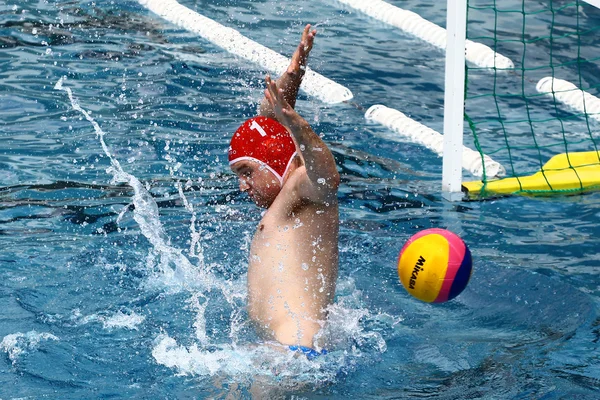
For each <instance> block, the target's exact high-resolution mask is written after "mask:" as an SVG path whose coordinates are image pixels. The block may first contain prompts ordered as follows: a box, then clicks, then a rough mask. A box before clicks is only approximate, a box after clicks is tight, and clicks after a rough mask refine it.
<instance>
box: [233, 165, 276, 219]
mask: <svg viewBox="0 0 600 400" xmlns="http://www.w3.org/2000/svg"><path fill="white" fill-rule="evenodd" d="M231 170H232V171H233V172H234V173H235V174H236V175H237V176H238V178H239V180H240V190H241V191H242V192H247V193H248V196H249V197H250V198H251V199H252V201H254V203H255V204H256V205H257V206H259V207H262V208H269V207H270V206H271V204H273V201H275V198H276V197H277V195H278V194H279V192H280V191H281V188H280V186H279V181H278V180H277V178H276V177H275V175H274V174H273V173H272V172H271V171H269V169H268V168H265V166H264V165H263V164H261V163H258V162H256V161H251V160H242V161H238V162H236V163H235V164H233V165H232V166H231Z"/></svg>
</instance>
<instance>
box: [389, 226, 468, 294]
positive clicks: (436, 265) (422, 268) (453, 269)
mask: <svg viewBox="0 0 600 400" xmlns="http://www.w3.org/2000/svg"><path fill="white" fill-rule="evenodd" d="M471 271H472V261H471V252H470V251H469V248H468V247H467V245H466V244H465V242H463V240H462V239H461V238H460V237H459V236H458V235H456V234H455V233H453V232H450V231H448V230H446V229H438V228H432V229H425V230H423V231H421V232H419V233H417V234H415V235H414V236H412V237H411V238H410V239H409V240H408V241H407V242H406V244H405V245H404V247H403V248H402V250H400V255H399V257H398V275H399V277H400V281H401V282H402V285H404V287H405V288H406V290H407V291H408V293H410V294H411V295H413V296H414V297H416V298H417V299H419V300H422V301H425V302H428V303H443V302H445V301H448V300H452V299H453V298H455V297H456V296H458V295H459V294H460V293H461V292H462V291H463V290H464V289H465V287H466V286H467V283H469V279H470V278H471Z"/></svg>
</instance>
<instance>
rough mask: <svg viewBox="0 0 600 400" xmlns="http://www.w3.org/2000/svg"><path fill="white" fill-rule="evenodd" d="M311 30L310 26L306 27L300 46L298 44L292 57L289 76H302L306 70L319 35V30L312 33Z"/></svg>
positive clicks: (288, 70)
mask: <svg viewBox="0 0 600 400" xmlns="http://www.w3.org/2000/svg"><path fill="white" fill-rule="evenodd" d="M310 28H311V26H310V24H308V25H306V26H305V27H304V31H303V32H302V38H301V39H300V44H298V47H297V48H296V51H295V52H294V55H293V56H292V61H291V62H290V65H289V67H288V69H287V73H288V74H291V75H300V76H302V75H303V74H304V71H305V70H306V61H307V59H308V55H309V54H310V51H311V50H312V47H313V42H314V40H315V36H316V35H317V30H316V29H313V30H312V31H311V30H310Z"/></svg>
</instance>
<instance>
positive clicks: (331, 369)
mask: <svg viewBox="0 0 600 400" xmlns="http://www.w3.org/2000/svg"><path fill="white" fill-rule="evenodd" d="M65 79H66V78H61V79H60V80H59V81H58V82H57V84H56V85H55V89H57V90H61V91H64V92H66V93H67V95H68V96H69V100H70V102H71V105H72V108H73V109H74V110H75V111H78V112H79V113H81V114H82V115H83V116H84V117H85V119H86V120H87V121H89V122H90V123H91V124H92V126H93V127H94V131H95V132H96V135H97V137H98V139H99V142H100V144H101V146H102V150H103V151H104V154H105V155H106V156H107V157H108V158H109V160H110V167H109V168H108V169H107V172H108V173H110V174H112V176H113V178H112V183H113V184H117V183H125V184H127V185H129V186H130V187H131V188H132V189H133V191H134V195H133V198H132V203H133V205H134V211H133V216H134V220H135V221H136V222H137V224H138V225H139V227H140V231H141V233H142V234H143V235H144V236H145V237H146V238H147V239H148V241H149V242H150V244H151V245H152V249H151V251H150V252H149V254H148V255H147V257H146V266H147V268H148V269H149V270H153V269H155V267H157V269H158V271H159V275H158V277H157V278H158V279H151V280H150V286H152V283H153V282H154V284H156V285H159V286H160V287H162V288H164V287H167V288H169V289H171V290H172V291H173V292H177V291H185V292H188V293H190V294H191V297H190V298H189V300H188V307H189V309H190V310H191V311H192V312H193V313H194V314H195V317H194V321H193V324H192V325H193V328H194V336H195V337H194V339H193V344H191V345H189V346H183V345H180V344H178V343H177V341H176V339H174V338H172V337H171V336H169V335H168V334H167V333H164V332H162V333H160V334H159V335H158V336H157V338H156V339H155V342H154V346H153V349H152V355H153V357H154V359H155V360H156V362H157V363H159V364H162V365H165V366H167V367H169V368H172V369H174V370H176V371H177V373H178V374H182V375H192V376H215V375H218V376H224V377H225V378H226V379H227V378H228V379H231V380H232V382H239V381H240V380H242V381H243V380H246V381H248V382H250V381H252V380H253V379H255V378H256V377H257V376H262V377H266V378H269V379H271V380H272V381H273V382H278V383H281V382H283V381H286V382H287V383H289V384H290V387H295V386H296V385H297V384H298V382H302V383H310V384H312V385H322V384H324V383H327V382H332V381H334V380H335V379H336V377H337V376H338V375H339V374H340V373H347V372H349V371H351V370H352V369H353V368H355V367H356V365H361V364H362V365H364V364H369V363H371V362H373V361H372V360H374V359H376V357H373V356H375V355H376V354H381V353H383V352H385V351H386V343H385V340H384V339H383V337H382V336H381V335H380V334H379V333H377V332H375V331H370V330H369V329H368V324H369V322H370V321H373V320H375V319H377V318H378V316H379V314H372V313H371V312H370V311H369V310H367V309H365V308H364V307H363V305H362V302H361V295H360V291H358V290H356V288H355V286H354V282H353V281H352V280H349V281H348V282H344V283H342V282H340V283H341V285H340V287H345V289H344V290H343V291H344V292H347V293H342V294H340V296H339V298H338V302H337V303H336V304H335V305H333V306H331V307H330V309H329V315H330V317H329V322H328V323H327V324H326V325H325V327H324V329H323V330H322V332H321V333H320V335H321V336H322V337H323V338H324V339H325V341H326V342H327V343H330V344H331V345H332V348H329V349H328V350H329V354H327V355H325V356H323V357H320V358H319V360H316V361H315V360H311V361H309V360H308V359H307V358H306V357H304V356H298V354H297V353H294V352H291V351H289V350H288V349H287V348H286V347H285V346H281V345H279V344H273V343H271V344H265V343H263V344H257V343H253V342H252V343H249V342H248V341H247V340H246V341H245V340H244V335H243V331H244V327H245V326H246V325H247V324H248V319H247V316H246V315H245V309H244V303H245V298H246V285H245V281H244V280H243V279H241V280H238V281H232V280H223V279H218V278H217V277H215V276H213V275H212V274H211V273H210V271H209V270H208V269H207V268H206V266H205V262H204V257H203V252H202V247H201V237H202V230H201V229H200V228H199V227H198V228H197V227H196V222H197V220H196V212H195V210H194V207H193V205H192V204H191V203H190V202H189V201H188V200H187V198H186V196H185V194H184V188H183V187H182V184H181V183H177V184H176V188H177V190H178V193H179V196H180V198H181V200H182V202H183V205H184V207H185V209H186V210H187V211H188V212H189V213H190V214H191V215H192V217H191V223H190V227H189V230H190V235H191V245H190V248H189V251H188V255H189V256H190V257H194V258H196V259H197V264H198V265H197V266H196V265H193V264H192V263H191V262H190V260H189V259H188V258H187V257H186V255H184V254H183V253H182V251H181V250H179V249H177V248H174V247H173V246H171V243H170V238H169V237H168V235H167V233H166V232H165V229H164V227H163V225H162V223H161V221H160V217H159V212H158V206H157V204H156V202H155V201H154V199H153V198H152V196H151V195H150V193H149V192H148V189H149V188H148V187H145V186H144V185H143V184H142V183H141V182H140V181H139V180H138V179H137V178H136V177H135V176H133V175H131V174H129V173H127V172H125V171H124V170H123V168H122V166H121V164H120V163H119V161H118V160H117V159H116V158H115V157H114V156H113V155H112V154H111V152H110V149H109V147H108V146H107V145H106V142H105V140H104V139H105V135H106V134H105V132H104V131H103V130H102V129H101V127H100V126H99V124H98V123H97V122H96V121H95V120H94V119H93V118H92V116H91V115H90V114H89V113H88V112H87V111H86V110H84V109H83V108H82V107H81V106H80V105H79V103H78V102H77V100H76V99H75V98H74V96H73V93H72V91H71V89H70V88H68V87H66V86H65V85H64V83H65ZM186 186H187V185H186ZM128 209H129V206H126V207H125V208H124V209H123V211H122V212H121V213H120V214H119V217H118V220H120V219H121V218H122V217H123V215H124V214H125V213H126V212H127V210H128ZM215 289H216V290H215ZM212 290H215V291H218V292H219V293H221V294H222V297H221V296H219V298H220V299H223V298H224V300H225V302H226V303H228V304H229V305H230V306H231V309H232V311H231V314H230V316H229V341H228V342H227V343H215V339H214V338H211V337H210V336H209V335H208V334H207V326H206V325H207V321H206V311H207V309H208V307H209V305H210V304H212V303H211V302H210V301H209V298H210V299H213V295H209V293H210V292H211V291H212ZM212 301H213V302H215V304H216V301H214V300H212ZM113 317H114V318H110V319H106V318H102V319H101V322H103V324H104V327H105V328H108V327H127V328H130V329H137V325H138V324H140V323H142V322H143V317H142V316H137V317H139V318H136V316H135V315H124V314H123V315H115V316H113ZM109 325H110V326H109ZM275 386H280V385H279V384H278V385H275Z"/></svg>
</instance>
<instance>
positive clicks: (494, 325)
mask: <svg viewBox="0 0 600 400" xmlns="http://www.w3.org/2000/svg"><path fill="white" fill-rule="evenodd" d="M182 3H183V4H185V5H186V6H188V7H190V8H192V9H194V10H196V11H198V12H201V13H203V14H204V15H206V16H208V17H210V18H213V19H215V20H217V21H219V22H221V23H222V24H225V25H227V26H229V27H233V28H235V29H238V30H239V31H240V32H241V33H242V34H244V35H246V36H248V37H250V38H251V39H253V40H255V41H257V42H259V43H261V44H264V45H266V46H267V47H270V48H272V49H274V50H275V51H278V52H280V53H282V54H286V55H289V54H290V52H291V51H292V49H293V48H294V46H295V45H296V42H297V40H298V37H299V33H300V31H301V29H302V27H303V25H304V24H305V23H313V24H317V29H318V30H319V34H318V36H317V39H316V44H315V48H314V50H313V53H312V54H311V66H312V67H313V68H314V69H315V70H316V71H318V72H319V73H322V74H323V75H325V76H327V77H329V78H331V79H333V80H335V81H337V82H339V83H341V84H343V85H345V86H347V87H348V88H350V89H351V90H352V91H353V93H354V95H355V99H354V103H356V104H339V105H334V106H328V105H325V104H323V103H321V102H319V101H318V100H315V99H312V98H308V97H306V96H305V95H301V97H300V100H299V102H298V105H297V108H298V110H299V112H300V113H301V114H302V115H304V116H305V117H306V118H307V119H308V120H309V121H310V122H311V123H312V124H313V126H314V127H315V130H316V131H317V132H319V133H321V134H322V135H323V137H324V139H325V140H326V142H327V143H328V144H329V145H330V147H331V149H332V151H333V153H334V155H335V158H336V162H337V165H338V168H339V170H340V173H341V176H342V183H343V184H342V187H341V190H340V195H339V197H340V207H341V208H340V209H341V231H340V279H339V284H338V290H337V293H336V304H335V306H334V307H333V309H332V310H331V321H332V324H331V326H330V327H329V328H328V329H327V331H326V332H324V333H323V334H324V335H327V336H328V337H329V338H330V340H331V341H332V342H333V345H332V348H331V351H330V353H329V354H328V355H327V356H325V357H322V358H320V359H317V360H314V361H312V362H309V361H308V360H305V359H302V358H293V357H292V355H289V356H288V355H287V354H282V353H280V352H279V351H276V350H273V349H272V348H270V347H267V346H265V345H261V344H260V343H259V341H258V338H257V337H256V334H255V332H254V331H253V329H252V327H251V326H250V325H249V323H248V316H247V314H246V311H245V295H246V289H245V270H246V258H247V255H248V248H249V240H250V238H251V235H252V233H253V231H254V227H255V224H256V223H257V221H258V220H259V218H260V210H258V209H257V208H256V207H255V206H254V205H253V204H252V203H251V202H250V200H249V199H248V198H247V197H245V196H244V195H242V194H241V193H240V192H239V190H238V187H237V182H236V180H235V179H234V176H233V175H232V174H231V172H230V171H229V168H228V166H227V162H226V150H227V146H228V142H229V138H230V135H231V132H233V131H234V130H235V129H236V128H237V126H238V125H239V124H240V122H241V121H243V120H244V119H245V118H247V117H249V116H251V115H253V113H255V110H256V105H257V102H258V101H259V100H260V98H261V95H262V85H263V83H262V82H263V79H264V74H265V71H264V70H262V69H261V68H260V67H259V66H254V65H251V64H248V63H247V62H245V61H242V60H239V59H237V58H236V57H234V56H232V55H229V54H227V53H225V52H224V51H222V50H221V49H219V48H217V47H215V46H214V45H212V44H211V43H209V42H207V41H205V40H203V39H201V38H198V37H196V36H195V35H194V34H191V33H189V32H186V31H184V30H182V29H180V28H177V27H176V26H174V25H172V24H170V23H168V22H166V21H164V20H162V19H161V18H159V17H157V16H156V15H153V14H152V13H150V12H149V11H147V10H146V9H144V8H143V7H142V6H140V5H139V4H138V3H137V2H135V1H125V0H115V1H112V2H95V3H93V2H88V1H33V0H24V1H19V2H13V3H10V2H8V3H6V2H3V3H0V121H1V122H0V137H1V142H0V245H1V248H2V251H1V253H0V304H1V307H0V398H2V399H5V398H6V399H10V398H27V399H40V398H61V399H70V398H72V399H78V398H107V397H112V398H128V399H129V398H135V399H145V398H159V397H160V398H207V397H214V398H225V397H226V396H227V395H231V396H232V397H233V398H248V397H250V396H252V395H255V396H256V397H260V396H261V395H262V396H264V397H267V398H276V397H291V396H298V397H299V398H348V397H353V398H414V397H417V398H433V399H457V398H482V399H491V398H494V399H496V398H503V399H504V398H547V399H558V398H574V399H575V398H576V399H584V398H589V399H594V398H597V393H598V390H599V389H600V362H599V356H598V354H599V353H598V340H599V338H600V336H599V325H600V319H599V316H598V301H599V296H600V278H598V274H597V271H598V267H599V264H600V256H599V255H598V250H599V249H600V243H599V241H598V237H599V236H600V228H598V224H597V222H598V220H599V219H600V196H599V194H598V193H591V194H587V195H583V196H572V197H562V198H558V197H557V198H523V197H512V198H500V199H494V200H488V201H485V202H458V203H450V202H446V201H444V200H443V199H442V198H441V196H440V180H441V160H440V159H439V158H437V156H435V155H434V154H433V153H431V152H430V151H429V150H426V149H424V148H421V147H419V146H417V145H414V144H411V143H408V142H405V141H404V140H402V139H398V138H394V137H393V135H391V134H390V132H388V131H387V130H386V129H385V128H383V127H380V126H376V125H370V124H368V123H366V122H365V120H364V116H363V113H364V110H361V108H363V109H364V108H366V107H368V106H370V105H372V104H377V103H382V104H385V105H387V106H389V107H394V108H397V109H399V110H401V111H403V112H404V113H406V114H407V115H410V116H413V117H414V118H415V119H417V120H419V121H421V122H424V123H426V124H427V125H428V126H430V127H432V128H434V129H436V130H438V131H441V129H442V114H443V110H442V107H443V68H444V58H443V54H442V53H441V52H440V51H438V50H437V49H435V48H433V47H431V46H428V45H424V44H423V43H422V42H420V41H418V40H417V39H415V38H412V37H409V36H407V35H404V34H402V33H399V32H396V31H393V30H391V29H390V28H389V27H387V26H385V25H383V24H382V23H379V22H376V21H374V20H372V19H370V18H368V17H365V16H363V15H361V14H360V13H357V12H355V11H352V10H350V9H347V8H345V7H343V6H341V5H340V4H339V3H337V2H335V1H333V0H331V1H324V2H308V1H295V2H291V1H284V2H263V1H228V0H224V1H201V0H198V1H187V0H186V1H183V2H182ZM393 3H394V4H396V5H398V6H400V7H404V8H407V9H410V10H413V11H415V12H418V13H419V14H421V15H422V16H423V17H425V18H427V19H429V20H431V21H433V22H435V23H438V24H441V25H444V24H445V9H444V8H445V6H444V4H442V3H438V2H429V3H422V2H416V1H413V0H410V1H403V2H400V1H394V2H393ZM583 11H584V12H585V13H584V15H585V18H586V20H585V23H589V24H595V25H596V26H597V25H598V24H600V22H599V21H600V13H599V12H598V11H597V10H594V9H592V8H591V7H589V6H587V5H586V6H583ZM475 17H476V18H477V19H478V24H476V25H475V26H476V27H477V28H476V29H480V30H481V31H482V32H483V31H484V30H486V29H489V28H486V27H485V21H481V20H480V19H481V17H480V16H479V15H478V14H476V15H475ZM547 22H548V21H546V20H544V18H540V19H539V20H533V22H532V25H533V27H535V28H537V29H539V30H543V26H544V24H547ZM503 28H506V27H503ZM475 33H477V32H475ZM505 46H506V49H505V50H506V52H507V53H508V54H509V55H515V54H516V53H517V50H515V49H514V48H512V47H511V45H510V44H506V45H505ZM540 46H542V44H540ZM589 46H590V48H586V51H588V52H589V51H591V47H592V46H594V44H593V43H589ZM536 51H539V52H540V53H539V54H543V49H537V50H536ZM561 52H567V49H564V48H563V49H561ZM539 54H538V55H539ZM561 54H562V53H561ZM536 57H537V56H536ZM595 68H597V66H596V67H595ZM594 76H596V78H597V75H594V74H593V73H591V72H587V73H586V74H585V77H586V79H589V80H590V82H588V83H589V84H590V85H592V83H591V80H592V79H593V77H594ZM63 77H64V78H63ZM59 81H60V83H61V85H58V87H57V85H56V84H57V83H58V82H59ZM478 84H479V83H476V84H475V85H476V86H475V87H477V85H478ZM61 88H62V90H60V89H61ZM67 90H70V91H71V92H72V95H73V101H71V100H70V99H69V96H68V93H67ZM593 94H595V95H598V93H593ZM78 106H80V107H81V110H78V109H77V108H78ZM486 107H489V105H485V104H482V103H475V104H474V109H472V110H471V111H470V112H471V114H477V113H479V114H485V113H486V111H487V108H486ZM514 112H515V113H519V112H522V110H519V109H518V108H515V109H514ZM93 123H97V124H98V125H97V127H96V130H95V129H94V125H93ZM595 129H596V130H597V129H598V124H596V125H595ZM467 140H469V139H467ZM102 142H104V143H105V144H106V146H107V147H106V148H104V149H103V147H102ZM429 227H444V228H449V229H451V230H453V231H455V232H457V233H459V234H460V235H461V236H462V237H463V238H464V240H465V241H466V242H467V243H468V245H469V247H470V249H471V252H472V254H473V257H474V274H473V276H472V279H471V282H470V284H469V286H468V287H467V289H466V290H465V292H463V294H461V295H460V296H459V297H458V298H457V299H455V300H453V301H451V302H448V303H446V304H441V305H440V304H438V305H430V304H425V303H421V302H419V301H417V300H415V299H413V298H411V297H410V296H409V295H408V294H407V293H406V291H405V290H404V289H403V288H402V287H401V285H400V283H399V281H398V278H397V274H396V267H395V263H396V257H397V254H398V251H399V250H400V248H401V247H402V245H403V243H404V242H405V241H406V240H407V239H408V238H409V237H410V236H411V235H412V234H414V233H416V232H417V231H419V230H421V229H425V228H429Z"/></svg>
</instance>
